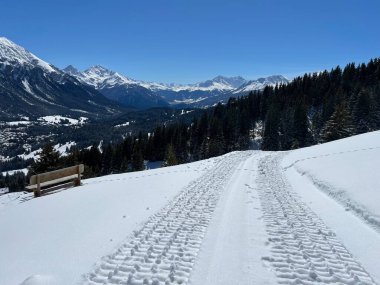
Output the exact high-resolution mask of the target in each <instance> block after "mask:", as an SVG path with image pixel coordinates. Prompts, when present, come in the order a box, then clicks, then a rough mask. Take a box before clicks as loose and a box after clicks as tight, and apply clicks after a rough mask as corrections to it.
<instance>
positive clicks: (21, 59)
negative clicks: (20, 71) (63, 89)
mask: <svg viewBox="0 0 380 285" xmlns="http://www.w3.org/2000/svg"><path fill="white" fill-rule="evenodd" d="M16 65H19V66H23V67H24V68H27V67H29V68H35V67H39V68H42V69H43V70H44V71H45V72H47V73H50V72H59V70H58V69H57V68H55V67H54V66H53V65H51V64H49V63H47V62H46V61H43V60H42V59H40V58H38V57H37V56H35V55H34V54H32V53H30V52H29V51H27V50H26V49H24V48H23V47H21V46H19V45H16V44H15V43H13V42H12V41H10V40H8V39H7V38H4V37H0V66H2V68H5V66H11V67H14V66H16Z"/></svg>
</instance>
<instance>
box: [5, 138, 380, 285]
mask: <svg viewBox="0 0 380 285" xmlns="http://www.w3.org/2000/svg"><path fill="white" fill-rule="evenodd" d="M379 137H380V132H373V133H369V134H365V135H360V136H356V137H352V138H348V139H344V140H341V141H336V142H332V143H327V144H323V145H318V146H314V147H310V148H304V149H300V150H296V151H290V152H261V151H246V152H233V153H229V154H227V155H224V156H221V157H217V158H213V159H210V160H206V161H200V162H196V163H191V164H186V165H181V166H175V167H170V168H163V169H156V170H149V171H143V172H135V173H129V174H120V175H109V176H104V177H100V178H96V179H89V180H84V186H82V187H80V188H74V189H70V190H67V191H62V192H59V193H56V194H54V195H48V196H45V197H42V198H38V199H30V198H31V197H30V195H29V196H28V195H27V194H19V196H16V195H14V194H12V193H11V194H12V196H10V194H5V195H1V196H0V205H1V206H2V207H0V213H1V215H0V230H1V233H2V235H1V241H2V242H1V243H0V251H1V254H0V284H7V285H13V284H20V282H22V281H23V280H26V281H25V282H24V283H23V284H24V285H25V284H29V285H30V284H45V283H46V284H91V285H94V284H102V285H104V284H150V285H157V284H192V285H198V284H199V285H203V284H212V285H213V284H215V285H216V284H218V285H220V284H222V285H230V284H239V285H251V284H378V282H379V281H380V263H379V262H378V260H379V258H380V231H379V230H378V228H377V227H376V223H374V222H373V221H376V216H377V215H378V208H376V207H375V208H374V207H373V205H375V204H376V202H377V203H378V202H379V195H378V192H377V191H376V189H379V187H378V178H377V177H376V173H375V172H374V171H372V169H377V168H376V162H377V161H379V160H378V157H379V153H380V145H378V143H377V142H378V141H379ZM366 152H368V153H370V155H365V153H366ZM342 169H343V170H342ZM346 180H348V182H347V183H345V182H346ZM316 181H317V182H316ZM321 185H323V187H321ZM325 185H328V187H327V186H326V187H325ZM358 185H362V186H363V187H360V189H359V191H358V189H357V188H356V186H358ZM373 187H375V188H376V189H373ZM359 192H361V193H359ZM334 193H336V194H339V195H335V194H334ZM342 193H343V194H344V195H343V194H342ZM341 195H343V197H349V199H350V204H349V206H347V205H348V204H344V203H342V201H341V200H340V199H339V198H340V197H341ZM374 201H375V202H374ZM350 205H361V207H362V209H365V211H366V213H368V216H369V217H371V219H368V217H367V216H365V217H364V216H361V215H359V214H358V212H356V211H355V210H354V208H352V207H351V206H350ZM355 209H356V208H355ZM36 217H38V218H36ZM26 237H27V238H26ZM363 237H365V238H363ZM10 260H12V261H11V262H10ZM43 282H45V283H43ZM48 282H50V283H48Z"/></svg>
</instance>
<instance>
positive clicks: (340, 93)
mask: <svg viewBox="0 0 380 285" xmlns="http://www.w3.org/2000/svg"><path fill="white" fill-rule="evenodd" d="M379 106H380V60H379V59H375V60H371V61H370V62H369V63H368V64H361V65H359V66H356V65H355V64H348V65H347V66H346V67H345V68H344V69H343V70H342V69H341V68H340V67H336V68H334V69H332V70H331V71H330V72H328V71H324V72H320V73H314V74H305V75H304V76H303V77H298V78H295V79H294V80H293V81H292V82H291V83H289V84H287V85H280V86H276V87H266V88H265V89H264V90H263V91H262V92H253V93H250V94H249V95H248V96H244V97H240V98H231V99H230V100H229V101H228V103H227V104H225V105H222V104H218V105H217V106H215V107H214V108H211V109H207V110H205V111H204V112H203V114H202V115H201V116H197V117H195V118H194V119H193V121H192V123H191V124H188V123H185V122H182V123H181V122H177V123H174V124H169V125H162V126H159V127H157V128H156V129H155V130H154V131H153V132H151V133H142V132H141V133H140V134H139V135H137V136H128V137H126V138H125V140H124V141H123V142H122V143H118V144H109V145H106V146H104V147H103V149H99V148H98V147H97V145H95V144H94V146H93V147H92V148H88V149H83V150H80V149H72V152H71V154H70V155H69V156H67V157H64V158H60V159H57V160H56V162H55V165H47V166H46V165H45V166H41V161H40V162H37V163H36V164H35V165H34V167H33V172H34V173H36V172H43V171H46V170H48V169H53V168H57V167H62V166H66V165H72V164H75V163H84V164H85V165H86V166H87V167H86V173H85V174H86V176H87V177H92V176H98V175H105V174H110V173H120V172H125V171H135V170H142V169H143V168H144V160H149V161H163V164H164V165H173V164H177V163H185V162H191V161H195V160H200V159H205V158H209V157H213V156H217V155H221V154H224V153H227V152H230V151H234V150H245V149H248V148H250V147H252V142H254V141H259V142H262V143H261V149H262V150H289V149H295V148H299V147H305V146H310V145H314V144H318V143H322V142H328V141H332V140H336V139H341V138H344V137H348V136H351V135H354V134H360V133H365V132H370V131H374V130H378V129H380V108H379ZM52 151H53V150H51V149H50V152H52ZM47 153H49V152H47Z"/></svg>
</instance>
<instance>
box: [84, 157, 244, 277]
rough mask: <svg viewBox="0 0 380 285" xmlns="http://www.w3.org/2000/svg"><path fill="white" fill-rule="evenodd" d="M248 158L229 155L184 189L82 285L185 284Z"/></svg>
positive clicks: (104, 261) (105, 260) (102, 262)
mask: <svg viewBox="0 0 380 285" xmlns="http://www.w3.org/2000/svg"><path fill="white" fill-rule="evenodd" d="M248 155H249V153H247V152H238V153H231V154H230V155H228V156H226V157H225V159H223V160H221V161H220V162H219V163H218V164H217V165H216V166H215V167H214V168H213V169H212V170H211V171H209V172H207V173H205V174H204V175H203V176H201V177H200V178H199V179H197V180H195V181H193V182H191V183H190V185H188V186H187V187H186V188H185V189H183V190H182V191H181V192H180V193H179V194H178V195H177V196H176V197H175V198H174V199H173V200H172V201H171V202H170V203H169V204H168V205H167V206H166V207H164V208H163V209H162V210H161V211H159V212H158V213H157V214H155V215H154V216H152V217H151V218H150V219H149V220H148V221H147V222H146V223H145V225H144V226H143V227H142V228H141V229H140V230H138V231H135V232H134V234H133V236H131V237H130V238H129V239H127V241H126V242H125V243H124V244H123V245H122V246H121V247H120V248H119V249H117V250H116V252H114V253H113V254H111V255H109V256H107V257H105V258H103V260H102V261H101V262H100V263H99V264H98V265H97V266H96V268H95V270H94V271H93V272H92V273H90V274H88V275H86V276H85V277H84V280H83V283H84V284H135V285H137V284H152V285H157V284H187V283H188V280H189V277H190V273H191V271H192V268H193V264H194V262H195V260H196V257H197V254H198V251H199V249H200V246H201V244H202V240H203V237H204V235H205V232H206V230H207V227H208V224H209V222H210V220H211V219H212V217H213V212H214V210H215V207H216V205H217V202H218V200H219V198H220V196H221V195H222V194H223V192H224V190H225V185H226V184H227V183H228V181H229V179H230V177H231V175H232V174H233V173H234V170H235V169H236V167H237V166H238V165H239V164H240V162H241V161H244V160H245V159H246V158H247V157H248Z"/></svg>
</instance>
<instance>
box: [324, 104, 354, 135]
mask: <svg viewBox="0 0 380 285" xmlns="http://www.w3.org/2000/svg"><path fill="white" fill-rule="evenodd" d="M354 134H355V128H354V126H353V125H352V119H351V116H350V113H349V112H348V110H347V106H346V105H345V104H344V103H341V104H339V105H338V106H337V108H336V110H335V112H334V113H333V114H332V116H331V118H330V119H329V120H328V121H327V122H326V124H325V126H324V127H323V129H322V131H321V138H322V140H323V142H329V141H333V140H338V139H342V138H346V137H349V136H352V135H354Z"/></svg>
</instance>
